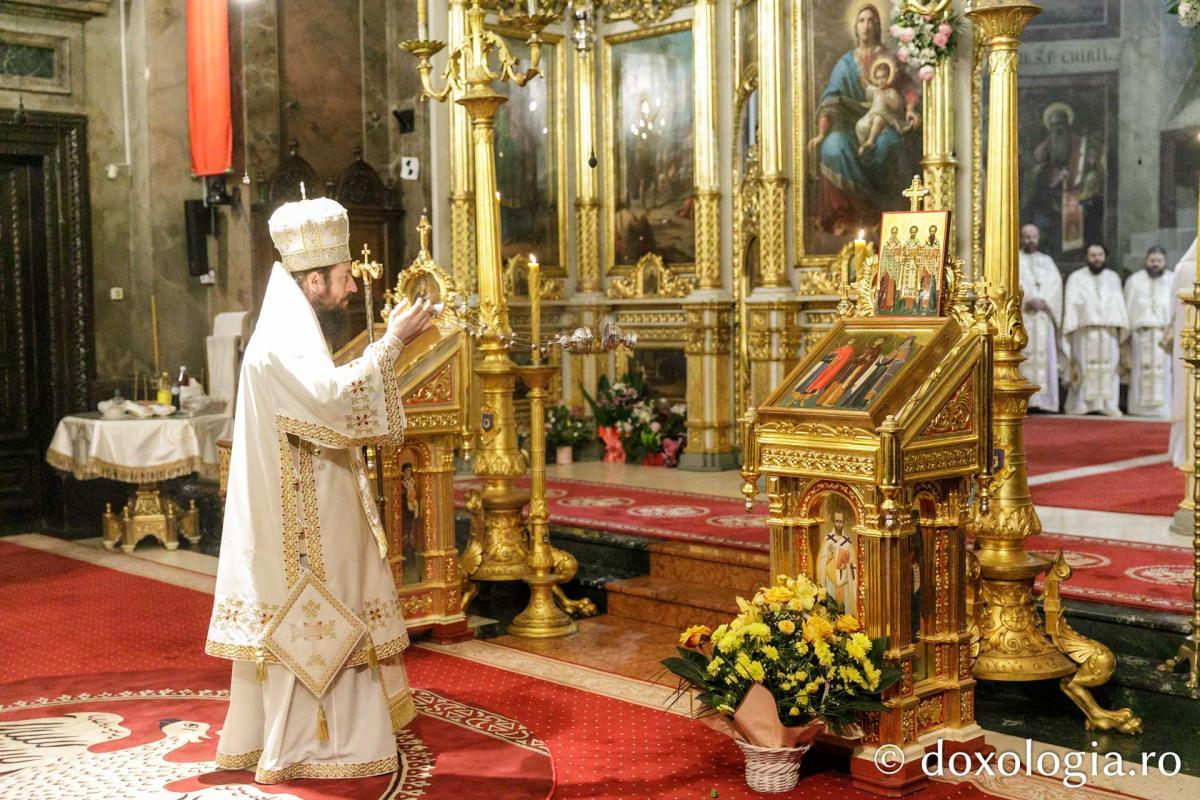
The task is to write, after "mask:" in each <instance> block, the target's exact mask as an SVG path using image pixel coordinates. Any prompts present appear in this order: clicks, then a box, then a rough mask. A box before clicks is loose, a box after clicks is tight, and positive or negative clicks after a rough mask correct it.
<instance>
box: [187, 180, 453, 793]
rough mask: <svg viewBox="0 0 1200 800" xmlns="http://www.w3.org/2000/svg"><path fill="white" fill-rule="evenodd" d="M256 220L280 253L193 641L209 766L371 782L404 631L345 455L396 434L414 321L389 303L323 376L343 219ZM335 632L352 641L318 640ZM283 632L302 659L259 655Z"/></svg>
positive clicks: (382, 765)
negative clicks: (206, 601) (213, 695)
mask: <svg viewBox="0 0 1200 800" xmlns="http://www.w3.org/2000/svg"><path fill="white" fill-rule="evenodd" d="M269 228H270V232H271V237H272V239H273V241H274V242H275V246H276V248H277V249H278V250H279V252H280V256H281V261H280V262H276V263H275V265H274V267H273V269H272V272H271V278H270V281H269V283H268V285H267V292H266V297H265V299H264V300H263V307H262V312H261V315H260V316H259V319H258V323H257V325H256V327H255V330H254V333H253V335H252V336H251V338H250V342H249V344H248V345H247V347H246V353H245V357H244V359H243V362H242V369H241V377H240V381H239V389H238V398H237V412H236V421H235V425H234V436H233V453H232V459H231V461H230V467H229V490H228V494H227V498H226V503H225V519H224V529H223V532H222V537H221V558H220V562H219V565H218V569H217V583H216V592H215V597H214V602H213V614H212V618H211V621H210V623H209V629H208V640H207V642H206V645H205V651H206V652H207V653H208V654H209V655H213V656H217V657H219V658H225V659H229V660H231V661H233V677H232V683H231V686H230V698H229V710H228V712H227V716H226V719H225V724H224V726H223V727H222V731H221V738H220V742H219V744H218V747H217V764H218V765H219V766H220V767H222V768H226V769H252V770H254V771H255V779H256V780H257V781H259V782H260V783H277V782H280V781H286V780H291V779H294V778H351V777H362V776H368V775H376V774H384V773H388V772H392V771H394V770H396V768H397V764H398V759H397V754H396V745H395V731H396V730H399V728H400V727H402V726H404V725H406V724H407V723H408V722H409V721H410V720H411V718H412V717H413V715H414V709H413V704H412V697H411V694H410V691H409V687H408V681H407V677H406V674H405V671H404V664H403V661H402V656H401V653H402V652H403V651H404V649H405V648H406V647H407V646H408V634H407V632H406V629H405V624H404V618H403V615H402V613H401V607H400V604H399V603H398V602H397V599H396V587H395V583H394V582H393V579H392V573H391V570H390V568H389V565H388V563H387V561H386V553H387V548H386V539H385V538H384V533H383V527H382V525H381V524H380V519H379V514H378V511H377V509H376V507H375V503H374V492H373V490H372V487H371V486H370V484H369V481H368V478H367V472H366V467H365V465H364V460H363V454H362V450H361V448H362V446H363V445H365V444H369V443H371V444H374V443H380V444H391V445H398V444H400V443H401V441H402V440H403V434H404V410H403V408H402V406H401V403H400V393H399V388H398V384H397V379H396V374H395V370H394V366H393V363H394V362H395V360H396V358H397V357H398V356H399V355H400V352H401V350H402V349H403V346H404V343H405V342H408V341H411V340H412V339H413V338H415V336H417V335H419V334H420V332H421V331H423V330H424V329H425V327H427V326H428V323H429V317H430V312H429V309H428V307H427V306H426V304H425V303H418V304H415V305H406V306H405V307H404V308H403V310H399V309H398V310H397V313H395V314H393V316H392V317H391V319H390V320H389V322H388V330H387V333H386V334H384V335H383V336H382V337H381V338H380V339H379V341H377V342H375V344H373V345H372V346H370V347H368V348H367V350H366V352H365V353H364V354H363V356H362V357H361V358H359V359H358V360H356V361H354V362H352V363H350V364H347V365H345V366H342V367H335V366H334V364H333V361H332V359H331V357H330V350H329V346H328V344H327V342H326V337H325V335H324V334H323V330H322V321H324V320H328V319H330V318H331V317H337V316H338V314H339V310H340V312H341V313H342V314H343V315H344V312H345V308H346V306H347V304H348V302H349V298H350V296H351V295H353V294H354V293H355V291H356V289H355V286H354V279H353V277H352V276H351V275H350V263H349V262H350V252H349V247H348V239H349V225H348V220H347V216H346V210H345V209H344V208H342V207H341V206H340V205H339V204H337V203H335V202H334V201H332V200H326V199H321V200H305V201H302V202H299V203H288V204H285V205H283V206H282V207H281V208H280V209H279V210H278V211H276V212H275V214H273V215H272V217H271V220H270V222H269ZM310 583H315V584H316V585H318V586H319V587H321V588H322V589H323V591H321V593H320V594H319V595H310V597H309V600H307V601H306V602H305V603H303V604H301V605H299V612H298V613H300V617H301V620H300V622H299V623H297V622H295V621H292V622H289V623H288V624H287V625H286V626H283V625H282V624H283V623H284V622H285V621H286V620H287V619H289V618H288V617H287V613H288V612H289V611H290V610H291V609H292V607H293V606H295V605H296V603H292V602H290V601H291V600H292V597H291V596H290V595H291V593H292V592H293V589H294V588H295V590H296V591H297V592H300V591H302V590H304V589H305V587H306V586H308V585H309V584H310ZM330 597H332V598H334V600H336V602H337V603H338V604H340V607H339V606H338V605H335V604H334V601H333V600H328V598H330ZM323 598H324V599H323ZM318 600H320V601H321V602H320V603H318V602H317V601H318ZM339 609H340V610H339ZM334 610H338V613H339V614H341V613H342V611H345V610H348V612H349V614H350V615H351V616H352V617H353V618H355V619H356V620H357V623H354V624H352V625H348V624H347V618H346V617H345V616H341V618H340V619H333V616H332V611H334ZM305 615H307V617H308V618H307V619H304V616H305ZM277 616H279V617H280V619H279V620H276V617H277ZM327 618H328V619H327ZM273 623H274V625H275V626H276V627H280V626H282V627H283V629H282V630H279V631H274V632H273V631H272V627H273ZM338 626H341V627H340V628H339V627H338ZM335 630H349V631H351V632H353V636H352V637H351V636H349V635H347V636H346V637H345V638H344V640H343V641H340V642H334V641H329V640H330V638H331V636H330V635H332V633H333V632H334V631H335ZM289 633H290V635H291V641H292V642H294V643H297V644H295V645H294V646H295V647H298V648H305V647H307V648H309V650H308V652H307V655H306V656H305V657H299V658H297V657H294V653H293V651H288V650H286V649H279V648H278V647H277V646H276V645H275V642H277V641H281V640H285V639H286V634H289ZM268 634H271V635H270V636H268ZM326 634H330V635H326ZM322 640H325V641H324V642H322ZM326 645H328V646H327V647H326V649H325V650H324V651H319V650H317V649H314V648H320V647H325V646H326ZM335 646H336V647H335ZM295 652H299V651H295ZM301 662H303V663H301ZM301 673H304V674H303V675H301ZM314 676H317V677H314ZM314 683H319V684H321V689H320V692H319V694H317V693H314V692H315V690H314V689H312V688H311V686H312V684H314Z"/></svg>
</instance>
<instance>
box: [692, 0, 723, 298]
mask: <svg viewBox="0 0 1200 800" xmlns="http://www.w3.org/2000/svg"><path fill="white" fill-rule="evenodd" d="M716 23H717V6H716V2H715V0H697V2H696V10H695V14H694V16H693V17H692V42H693V45H692V46H693V47H694V49H695V81H694V84H695V118H694V122H693V138H692V142H693V145H692V146H693V161H694V166H693V172H694V175H695V191H696V205H695V223H696V278H697V284H698V288H699V289H700V290H701V291H703V290H706V289H708V290H718V289H720V288H721V249H720V236H721V230H720V226H721V215H720V208H719V203H720V199H721V184H720V178H719V177H718V173H717V94H716V93H717V76H716V67H717V41H716Z"/></svg>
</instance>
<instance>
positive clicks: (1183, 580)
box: [1025, 533, 1192, 614]
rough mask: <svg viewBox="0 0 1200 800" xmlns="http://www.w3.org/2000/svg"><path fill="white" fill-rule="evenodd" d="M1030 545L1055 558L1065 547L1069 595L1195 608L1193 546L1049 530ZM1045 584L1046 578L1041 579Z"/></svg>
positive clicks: (1164, 608)
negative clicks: (1102, 537)
mask: <svg viewBox="0 0 1200 800" xmlns="http://www.w3.org/2000/svg"><path fill="white" fill-rule="evenodd" d="M1025 544H1026V548H1027V549H1028V550H1030V551H1031V552H1034V553H1038V554H1039V555H1043V556H1046V557H1047V558H1053V557H1054V553H1055V551H1057V550H1058V549H1059V548H1062V549H1063V551H1064V552H1065V555H1066V558H1067V563H1068V564H1070V565H1071V568H1072V570H1073V574H1072V575H1071V579H1070V580H1069V581H1067V582H1066V583H1065V584H1063V587H1062V593H1063V596H1064V597H1073V598H1075V599H1077V600H1090V601H1092V602H1096V603H1108V604H1111V605H1120V606H1132V607H1134V608H1149V609H1153V610H1155V611H1171V612H1174V613H1177V614H1188V613H1190V612H1191V610H1192V550H1191V548H1189V547H1167V546H1164V545H1153V544H1134V543H1131V542H1119V541H1113V540H1111V539H1095V538H1092V537H1090V536H1061V535H1057V534H1051V533H1046V534H1042V535H1041V536H1033V537H1031V538H1030V539H1028V540H1027V541H1026V543H1025ZM1038 588H1039V589H1040V588H1041V582H1040V581H1039V583H1038Z"/></svg>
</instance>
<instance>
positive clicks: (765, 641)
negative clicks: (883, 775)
mask: <svg viewBox="0 0 1200 800" xmlns="http://www.w3.org/2000/svg"><path fill="white" fill-rule="evenodd" d="M737 603H738V608H739V609H740V610H741V613H740V614H738V615H737V617H736V618H734V619H733V621H732V622H730V623H728V624H726V625H721V626H720V627H718V628H717V629H716V630H715V631H709V629H708V628H706V627H705V626H703V625H696V626H693V627H691V628H688V629H687V630H686V631H684V632H683V634H682V635H681V636H680V637H679V643H680V647H679V648H678V652H679V655H678V657H675V658H667V659H664V660H663V661H662V665H663V666H664V667H666V669H667V670H669V671H670V672H672V673H674V674H675V675H676V676H678V677H679V679H680V686H679V695H678V696H677V698H676V699H678V697H682V696H684V695H685V694H687V693H688V692H689V690H691V691H694V692H695V695H696V699H697V700H698V701H699V702H700V703H701V704H702V705H703V706H704V707H705V710H704V711H703V712H702V713H701V715H700V716H709V717H711V716H713V714H712V712H716V714H717V715H721V716H724V717H725V722H724V723H719V724H717V725H714V727H719V728H722V729H723V730H725V731H726V732H728V733H730V734H731V735H734V736H735V737H738V738H741V739H745V740H748V741H750V742H751V743H753V744H758V742H755V741H754V740H755V739H770V740H775V741H781V742H783V741H793V737H792V736H789V735H788V732H786V731H784V730H782V729H781V728H797V727H804V726H814V723H823V724H824V725H827V726H828V727H829V728H830V729H831V730H832V731H833V732H834V733H836V734H839V735H845V736H853V735H855V733H856V730H855V729H856V727H857V725H856V723H857V719H858V713H859V712H861V711H872V710H877V709H879V708H882V704H881V703H880V701H879V695H880V693H881V692H882V691H883V690H884V689H886V688H887V687H889V686H891V685H892V684H893V683H894V682H895V681H896V680H897V679H898V678H899V676H900V673H899V670H895V669H891V668H884V667H883V665H882V660H883V651H884V648H885V647H886V644H887V638H886V637H879V638H876V639H872V638H871V637H870V636H868V635H867V634H866V633H865V632H864V631H863V628H862V625H861V624H860V623H859V621H858V620H857V619H855V618H854V617H852V616H849V615H846V614H843V613H841V612H842V610H841V608H840V607H839V606H838V604H837V602H836V601H834V600H833V599H832V598H830V597H828V596H827V594H826V592H825V590H824V589H823V588H820V587H818V586H817V585H816V584H814V583H813V582H812V581H810V580H809V579H808V578H805V577H799V578H789V577H787V576H784V575H781V576H779V578H777V579H776V581H775V584H774V585H772V586H768V587H764V588H762V589H760V590H759V591H758V592H757V593H756V594H755V595H754V598H753V599H752V600H750V601H749V602H747V601H746V600H744V599H742V598H740V597H739V598H737ZM756 687H762V688H761V689H758V688H756ZM763 689H765V690H766V692H767V693H769V695H770V699H773V700H774V710H775V714H773V715H772V714H770V713H769V711H770V704H769V700H768V697H767V695H766V694H764V693H763V691H762V690H763ZM764 716H772V717H775V718H774V719H762V717H764ZM816 727H819V726H816ZM771 729H774V730H775V733H774V734H772V730H771ZM756 734H757V735H756ZM813 735H814V736H815V733H814V734H813ZM774 746H779V745H778V744H776V745H774Z"/></svg>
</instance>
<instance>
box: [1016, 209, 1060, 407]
mask: <svg viewBox="0 0 1200 800" xmlns="http://www.w3.org/2000/svg"><path fill="white" fill-rule="evenodd" d="M1040 242H1041V231H1039V230H1038V227H1037V226H1036V225H1025V226H1024V227H1022V228H1021V254H1020V255H1021V264H1020V267H1021V291H1022V292H1024V293H1025V303H1024V306H1023V311H1024V321H1025V332H1026V333H1027V334H1028V335H1029V344H1028V345H1026V347H1025V360H1024V361H1023V362H1021V374H1022V375H1024V376H1025V379H1026V380H1028V381H1029V382H1030V383H1032V384H1034V385H1036V386H1037V387H1038V390H1037V394H1035V395H1034V396H1033V397H1031V398H1029V407H1030V408H1031V409H1034V408H1036V409H1038V410H1040V411H1046V412H1049V413H1051V414H1057V413H1058V331H1059V328H1061V327H1062V314H1063V280H1062V273H1061V272H1059V271H1058V266H1057V265H1056V264H1055V263H1054V259H1052V258H1050V256H1048V255H1046V254H1045V253H1043V252H1042V251H1041V250H1040V249H1039V244H1040Z"/></svg>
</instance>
